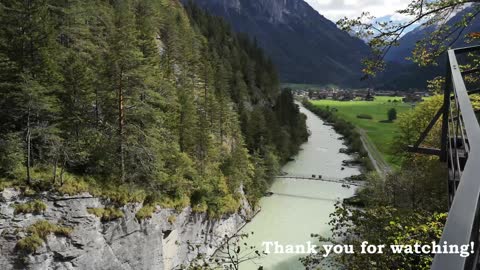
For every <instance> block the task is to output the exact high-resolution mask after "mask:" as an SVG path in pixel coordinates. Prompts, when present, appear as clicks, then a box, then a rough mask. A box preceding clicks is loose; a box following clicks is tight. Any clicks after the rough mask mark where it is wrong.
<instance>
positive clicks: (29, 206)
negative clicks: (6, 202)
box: [14, 200, 47, 215]
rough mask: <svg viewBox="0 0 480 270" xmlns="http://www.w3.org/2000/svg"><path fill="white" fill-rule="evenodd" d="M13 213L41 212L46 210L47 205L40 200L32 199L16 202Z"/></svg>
mask: <svg viewBox="0 0 480 270" xmlns="http://www.w3.org/2000/svg"><path fill="white" fill-rule="evenodd" d="M14 207H15V214H27V213H33V214H37V215H38V214H41V213H42V212H44V211H45V210H47V205H46V204H45V203H44V202H42V201H40V200H33V201H30V202H27V203H21V204H16V205H15V206H14Z"/></svg>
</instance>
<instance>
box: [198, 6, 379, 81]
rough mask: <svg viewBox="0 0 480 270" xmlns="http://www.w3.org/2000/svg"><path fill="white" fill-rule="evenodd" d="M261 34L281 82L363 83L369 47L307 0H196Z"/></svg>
mask: <svg viewBox="0 0 480 270" xmlns="http://www.w3.org/2000/svg"><path fill="white" fill-rule="evenodd" d="M192 2H193V3H194V4H196V5H198V6H200V7H201V8H203V9H206V10H208V11H209V12H211V13H213V14H216V15H218V16H221V17H224V18H225V19H226V20H227V21H229V22H230V24H231V25H232V27H233V28H234V30H235V31H237V32H243V33H247V34H248V35H249V36H250V37H253V38H255V40H256V41H257V42H258V44H259V46H260V47H262V48H263V49H264V50H265V51H266V52H267V54H268V55H269V56H270V57H272V59H273V62H274V64H275V65H276V67H277V69H278V71H279V73H280V78H281V81H283V82H292V83H315V84H328V83H335V84H339V85H357V84H359V78H360V77H361V59H362V58H363V57H365V56H366V55H368V53H369V51H370V50H369V48H368V46H367V45H366V44H365V43H364V42H363V41H361V40H360V39H358V38H355V37H352V36H350V35H349V34H348V33H346V32H344V31H342V30H340V29H338V28H337V26H336V25H335V24H334V23H332V22H331V21H329V20H328V19H326V18H325V17H323V16H322V15H320V14H319V13H318V12H317V11H315V10H314V9H313V8H312V7H311V6H310V5H308V4H307V3H306V2H304V1H303V0H193V1H192Z"/></svg>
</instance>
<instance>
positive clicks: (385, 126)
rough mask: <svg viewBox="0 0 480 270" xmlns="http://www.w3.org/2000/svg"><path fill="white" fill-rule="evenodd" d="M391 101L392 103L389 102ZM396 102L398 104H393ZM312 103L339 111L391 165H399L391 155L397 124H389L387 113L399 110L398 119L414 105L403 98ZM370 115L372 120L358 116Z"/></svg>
mask: <svg viewBox="0 0 480 270" xmlns="http://www.w3.org/2000/svg"><path fill="white" fill-rule="evenodd" d="M389 100H390V102H389ZM394 100H396V101H397V102H393V101H394ZM312 103H313V104H314V105H316V106H319V107H327V106H328V107H329V108H330V109H333V108H335V109H337V114H338V115H339V116H341V117H343V118H344V119H346V120H348V121H350V122H351V123H353V124H354V125H356V126H357V127H359V128H361V129H363V130H364V131H365V132H366V134H367V135H368V137H369V139H370V141H371V142H373V143H374V144H375V146H376V147H377V149H378V151H379V152H380V153H381V154H382V156H383V157H384V159H385V160H386V161H387V162H388V163H389V164H390V165H394V166H395V165H398V164H397V163H398V161H396V160H395V158H394V156H393V155H392V154H391V151H390V149H391V146H392V143H393V140H394V138H395V133H396V132H397V125H396V122H395V121H394V122H388V121H387V120H388V115H387V112H388V110H390V109H391V108H395V109H396V110H397V117H398V116H399V115H400V114H401V113H402V112H405V111H407V110H410V109H412V104H409V103H403V102H402V98H401V97H385V96H378V97H375V101H336V100H313V101H312ZM359 114H368V115H370V116H372V119H359V118H358V117H357V115H359Z"/></svg>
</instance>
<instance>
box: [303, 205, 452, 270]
mask: <svg viewBox="0 0 480 270" xmlns="http://www.w3.org/2000/svg"><path fill="white" fill-rule="evenodd" d="M446 217H447V215H446V214H443V213H433V214H432V213H428V212H424V211H422V210H416V211H415V210H412V211H409V212H401V211H399V210H397V209H395V208H392V207H388V206H382V207H374V208H367V209H351V208H346V207H344V206H342V205H336V207H335V212H334V213H333V214H332V220H331V221H330V223H329V224H330V225H331V226H332V227H333V228H334V229H332V232H333V240H332V241H333V242H336V240H339V241H341V243H342V244H346V245H353V247H354V250H361V247H360V246H361V243H362V242H363V241H367V242H368V243H369V244H372V245H385V246H386V247H389V246H390V245H414V244H417V243H418V244H421V245H423V244H431V242H432V241H436V242H437V243H438V241H439V239H440V236H441V234H442V231H443V227H444V225H445V221H446ZM322 240H323V241H325V239H324V238H321V241H322ZM432 259H433V255H432V254H416V255H414V256H405V254H394V253H393V252H392V251H391V250H390V248H386V249H384V252H383V253H380V254H375V255H374V256H372V255H370V254H361V253H360V252H355V254H339V255H337V256H333V257H332V258H331V259H330V260H329V261H326V260H325V258H324V257H323V256H321V255H320V256H315V255H313V256H309V257H307V258H303V259H302V262H303V263H304V264H305V265H316V264H318V263H319V262H324V263H326V264H327V265H330V266H332V267H336V268H338V267H342V268H343V267H345V268H346V269H352V270H357V269H358V270H360V269H425V270H426V269H430V266H431V263H432Z"/></svg>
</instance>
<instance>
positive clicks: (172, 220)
mask: <svg viewBox="0 0 480 270" xmlns="http://www.w3.org/2000/svg"><path fill="white" fill-rule="evenodd" d="M176 220H177V216H175V215H171V216H169V217H168V219H167V221H168V223H170V224H173V223H175V221H176Z"/></svg>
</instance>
